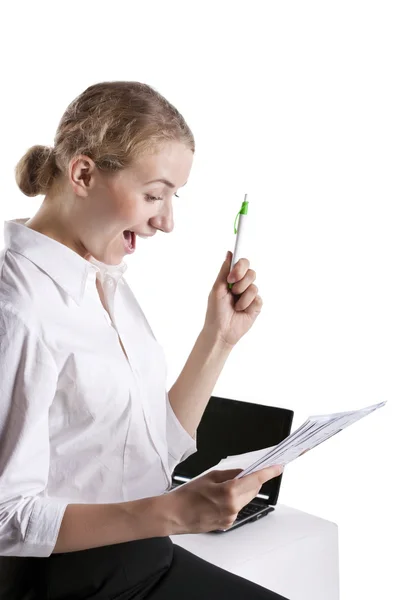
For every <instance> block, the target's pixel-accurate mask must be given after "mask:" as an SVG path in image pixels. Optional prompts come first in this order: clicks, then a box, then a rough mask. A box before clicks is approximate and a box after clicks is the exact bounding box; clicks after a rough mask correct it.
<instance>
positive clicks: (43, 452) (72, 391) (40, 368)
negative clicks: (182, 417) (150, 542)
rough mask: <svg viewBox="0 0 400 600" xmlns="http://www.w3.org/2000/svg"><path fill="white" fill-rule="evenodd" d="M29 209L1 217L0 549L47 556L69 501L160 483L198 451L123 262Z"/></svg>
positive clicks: (108, 497)
mask: <svg viewBox="0 0 400 600" xmlns="http://www.w3.org/2000/svg"><path fill="white" fill-rule="evenodd" d="M27 220H28V219H15V220H12V221H6V222H5V224H4V237H5V249H4V250H3V251H2V252H1V253H0V556H1V555H10V556H49V555H50V554H51V552H52V551H53V548H54V546H55V543H56V540H57V536H58V532H59V528H60V525H61V521H62V518H63V515H64V511H65V508H66V506H67V504H69V503H109V502H122V501H127V500H135V499H139V498H144V497H149V496H155V495H160V494H163V493H164V492H165V491H166V489H167V488H168V487H169V485H170V483H171V473H172V471H173V469H174V467H175V466H176V464H178V463H179V462H181V461H182V460H184V459H185V458H187V457H188V456H190V455H191V454H193V452H195V451H196V442H195V440H194V439H193V438H192V437H191V436H190V435H189V434H188V432H187V431H186V430H185V429H184V428H183V427H182V425H181V424H180V422H179V420H178V419H177V417H176V416H175V414H174V412H173V410H172V408H171V405H170V403H169V399H168V394H167V392H166V361H165V356H164V353H163V350H162V348H161V346H160V345H159V344H158V342H157V341H156V339H155V337H154V335H153V332H152V331H151V329H150V326H149V324H148V322H147V320H146V318H145V316H144V314H143V312H142V310H141V308H140V306H139V304H138V302H137V301H136V298H135V296H134V294H133V292H132V290H131V289H130V287H129V285H128V284H127V282H126V280H125V279H124V277H123V274H124V272H125V270H126V268H127V267H126V264H125V263H124V262H122V263H121V264H120V265H117V266H110V265H105V264H104V263H101V262H99V261H96V260H95V259H93V258H92V259H90V261H88V260H85V259H84V258H82V257H81V256H79V255H78V254H77V253H76V252H74V251H73V250H71V249H70V248H68V247H67V246H65V245H63V244H61V243H59V242H57V241H55V240H53V239H51V238H50V237H48V236H45V235H43V234H41V233H38V232H36V231H34V230H32V229H29V228H28V227H25V225H24V223H25V222H26V221H27ZM96 278H99V279H100V282H101V284H102V286H103V289H104V295H105V300H106V304H107V307H108V308H109V313H110V315H111V319H110V316H109V315H108V313H107V311H106V310H105V309H104V307H103V305H102V303H101V300H100V297H99V294H98V291H97V288H96ZM119 337H120V339H121V342H122V344H123V346H124V348H125V351H126V354H127V358H126V356H125V354H124V352H123V350H122V348H121V344H120V341H119Z"/></svg>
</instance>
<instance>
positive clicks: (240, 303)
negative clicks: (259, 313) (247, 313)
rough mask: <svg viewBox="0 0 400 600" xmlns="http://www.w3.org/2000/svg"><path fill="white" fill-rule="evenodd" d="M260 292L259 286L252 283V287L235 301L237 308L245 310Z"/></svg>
mask: <svg viewBox="0 0 400 600" xmlns="http://www.w3.org/2000/svg"><path fill="white" fill-rule="evenodd" d="M257 294H258V287H257V286H256V285H254V283H252V284H251V285H250V287H248V288H247V290H245V291H244V292H243V294H242V295H241V296H240V297H239V299H238V300H237V302H235V310H237V311H243V310H246V308H249V307H250V305H251V303H252V302H253V301H254V299H255V298H256V296H257Z"/></svg>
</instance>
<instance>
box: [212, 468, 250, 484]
mask: <svg viewBox="0 0 400 600" xmlns="http://www.w3.org/2000/svg"><path fill="white" fill-rule="evenodd" d="M242 471H243V469H224V470H221V469H217V470H213V471H210V472H209V473H207V475H208V476H209V479H211V481H213V482H214V483H224V481H229V480H230V479H234V478H235V477H236V475H239V473H241V472H242Z"/></svg>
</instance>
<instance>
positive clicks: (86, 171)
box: [69, 154, 96, 197]
mask: <svg viewBox="0 0 400 600" xmlns="http://www.w3.org/2000/svg"><path fill="white" fill-rule="evenodd" d="M95 171H96V165H95V163H94V161H93V160H92V159H91V158H89V156H85V155H83V154H80V155H78V156H75V157H74V158H73V159H72V160H71V162H70V165H69V180H70V182H71V185H72V189H73V190H74V192H75V194H76V195H77V196H82V197H85V196H87V195H88V192H89V190H90V189H91V188H93V184H94V174H95Z"/></svg>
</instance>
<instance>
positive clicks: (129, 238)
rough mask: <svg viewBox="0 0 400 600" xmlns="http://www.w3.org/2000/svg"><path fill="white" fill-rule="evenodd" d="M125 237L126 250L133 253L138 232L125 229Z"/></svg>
mask: <svg viewBox="0 0 400 600" xmlns="http://www.w3.org/2000/svg"><path fill="white" fill-rule="evenodd" d="M123 238H124V246H125V250H126V252H127V253H128V254H131V253H132V252H134V251H135V248H136V234H135V233H134V232H133V231H130V230H129V229H125V231H124V232H123Z"/></svg>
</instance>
